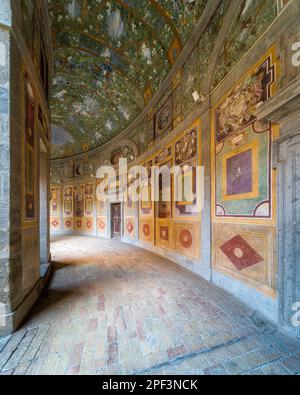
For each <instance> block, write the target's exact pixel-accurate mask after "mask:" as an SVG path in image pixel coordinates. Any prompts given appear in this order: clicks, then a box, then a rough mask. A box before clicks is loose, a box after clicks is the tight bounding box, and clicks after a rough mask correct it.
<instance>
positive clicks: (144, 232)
mask: <svg viewBox="0 0 300 395" xmlns="http://www.w3.org/2000/svg"><path fill="white" fill-rule="evenodd" d="M139 239H140V241H143V242H146V243H151V244H154V220H151V219H140V226H139Z"/></svg>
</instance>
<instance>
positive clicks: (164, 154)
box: [155, 147, 172, 165]
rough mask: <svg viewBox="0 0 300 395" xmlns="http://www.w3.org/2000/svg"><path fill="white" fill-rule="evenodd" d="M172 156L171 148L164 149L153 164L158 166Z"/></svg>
mask: <svg viewBox="0 0 300 395" xmlns="http://www.w3.org/2000/svg"><path fill="white" fill-rule="evenodd" d="M171 155H172V147H166V148H164V149H163V150H162V151H161V152H160V153H159V154H158V155H157V156H156V158H155V164H156V165H159V164H161V163H163V162H165V161H166V160H168V159H169V158H170V157H171Z"/></svg>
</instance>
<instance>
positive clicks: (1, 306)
mask: <svg viewBox="0 0 300 395" xmlns="http://www.w3.org/2000/svg"><path fill="white" fill-rule="evenodd" d="M3 2H4V4H3ZM10 29H11V10H10V0H3V1H2V3H1V7H0V157H1V167H0V335H1V333H3V332H4V331H5V330H6V328H7V327H9V326H10V322H9V317H7V314H8V313H9V290H10V283H9V278H10V272H9V267H10V257H11V249H10V233H9V216H10V117H9V112H10V111H9V110H10V61H9V59H10Z"/></svg>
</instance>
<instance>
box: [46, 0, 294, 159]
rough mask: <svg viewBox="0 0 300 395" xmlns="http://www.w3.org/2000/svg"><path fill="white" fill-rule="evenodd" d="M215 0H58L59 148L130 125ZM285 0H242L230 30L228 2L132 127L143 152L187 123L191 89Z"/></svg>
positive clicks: (94, 143) (55, 128) (76, 149)
mask: <svg viewBox="0 0 300 395" xmlns="http://www.w3.org/2000/svg"><path fill="white" fill-rule="evenodd" d="M207 4H208V2H207V1H206V0H205V1H204V0H203V1H202V0H199V1H193V0H187V1H185V0H183V1H177V0H165V1H163V0H160V1H157V0H138V1H137V0H131V1H124V0H118V1H104V0H103V1H102V0H68V1H62V0H50V10H51V15H52V24H53V27H52V31H53V42H54V57H55V59H56V61H55V76H54V86H53V94H52V113H53V120H52V121H53V125H52V133H53V137H52V157H53V158H55V157H65V156H71V155H73V154H76V153H80V152H85V151H89V150H91V149H92V148H94V147H99V146H101V145H103V144H104V143H106V142H107V141H109V140H111V139H112V138H113V137H115V136H117V135H118V134H119V133H120V132H122V131H123V130H124V129H125V128H126V127H127V126H129V125H130V124H131V122H132V121H133V120H134V119H135V118H136V117H137V116H138V115H139V114H140V112H141V111H142V110H143V109H144V107H145V105H146V104H147V103H149V101H150V99H151V98H152V96H153V95H154V94H155V93H156V91H157V90H158V88H159V86H160V84H161V83H162V81H163V80H164V79H165V77H166V76H167V74H168V72H169V71H170V70H171V67H172V65H173V64H174V62H175V61H176V59H177V57H178V55H179V54H180V52H181V50H182V48H183V46H184V44H185V42H186V40H187V39H188V38H189V35H190V34H191V32H192V31H193V28H194V27H195V25H196V23H197V21H198V20H199V19H200V17H201V15H202V13H203V11H204V9H205V6H207ZM287 4H288V2H286V1H284V2H283V1H281V0H266V1H261V0H243V1H241V2H240V6H239V7H238V9H237V12H236V14H235V16H234V18H233V20H232V22H231V26H230V27H229V30H228V32H227V34H226V37H225V38H224V37H218V35H219V33H220V29H221V27H222V24H223V22H224V19H225V17H226V13H227V11H228V9H229V6H230V5H231V1H230V0H224V1H221V2H220V4H219V7H218V8H217V10H216V12H215V15H214V16H213V18H212V20H211V22H210V23H209V24H208V26H207V28H206V29H205V30H204V31H203V34H202V35H201V37H200V39H199V41H198V43H197V45H196V46H195V48H194V50H193V51H192V53H191V54H190V56H189V57H188V59H187V60H186V62H185V64H184V66H183V68H182V70H181V72H180V73H179V74H178V76H179V79H177V81H174V82H175V83H173V87H172V86H170V87H169V88H168V89H167V90H166V94H165V95H164V96H163V97H162V98H160V99H159V102H158V103H156V105H155V106H154V108H153V109H152V110H151V111H150V112H149V114H148V117H145V119H144V120H143V121H141V122H140V123H139V125H138V126H135V127H134V128H133V129H132V130H131V131H130V132H129V134H128V136H127V137H128V138H130V139H132V140H133V141H134V143H135V144H136V145H137V146H138V147H139V151H140V152H145V151H146V150H147V149H148V146H149V144H151V143H153V140H155V139H160V138H163V137H164V136H166V135H167V134H169V133H170V132H171V131H172V130H173V129H174V128H175V127H176V126H177V125H178V124H180V123H181V121H182V120H184V119H185V118H186V117H187V116H188V115H189V114H190V113H191V111H193V110H194V109H195V108H196V106H197V102H195V100H194V98H193V96H192V94H193V93H194V92H198V94H199V96H200V97H202V96H203V97H205V95H206V94H207V93H209V92H210V91H211V90H212V89H213V88H214V87H216V86H217V85H218V84H219V83H220V82H221V81H222V79H223V78H224V77H225V76H226V75H227V74H228V73H229V72H230V70H232V68H233V67H234V66H235V65H236V64H237V63H238V61H239V60H240V59H241V58H242V57H243V56H244V55H245V54H246V52H247V51H248V50H249V49H250V48H251V46H252V45H253V44H254V43H255V42H256V41H257V40H258V38H259V37H260V36H261V35H262V34H263V33H264V32H265V31H266V30H267V28H268V27H269V26H270V24H271V23H272V22H273V21H274V19H275V18H276V16H277V15H278V12H280V11H281V10H282V9H283V8H284V7H285V6H286V5H287ZM220 40H221V41H222V44H221V46H220ZM216 47H217V48H218V47H219V48H218V53H216V54H215V53H214V50H215V48H216ZM216 60H217V61H216ZM167 93H168V94H167ZM171 94H172V99H170V98H169V95H171ZM168 98H169V101H168Z"/></svg>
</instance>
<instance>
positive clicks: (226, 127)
mask: <svg viewBox="0 0 300 395" xmlns="http://www.w3.org/2000/svg"><path fill="white" fill-rule="evenodd" d="M274 79H275V65H274V63H273V62H272V57H271V56H269V57H268V58H267V59H266V60H264V61H263V62H262V63H261V64H260V65H259V66H258V67H257V68H255V69H254V71H253V72H252V73H251V74H250V75H249V76H248V77H247V78H246V79H244V80H243V81H242V82H241V83H240V84H238V85H237V86H236V87H235V88H234V89H233V91H232V92H231V93H230V94H229V95H228V96H227V97H226V99H225V100H224V101H223V102H222V103H221V104H220V105H219V106H218V108H217V109H216V142H217V143H219V142H221V141H223V140H224V139H226V138H228V137H230V136H231V135H232V134H233V133H236V132H238V131H240V130H242V129H243V128H245V127H246V126H247V125H249V124H251V123H253V122H254V121H255V116H254V111H255V109H256V108H257V106H258V105H259V104H260V103H263V102H264V101H266V100H268V98H269V97H270V95H271V86H272V84H273V83H274Z"/></svg>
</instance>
